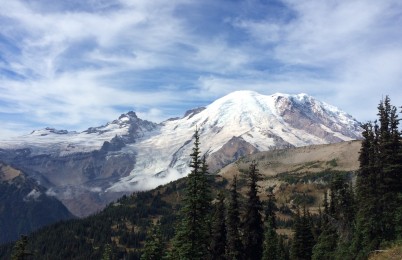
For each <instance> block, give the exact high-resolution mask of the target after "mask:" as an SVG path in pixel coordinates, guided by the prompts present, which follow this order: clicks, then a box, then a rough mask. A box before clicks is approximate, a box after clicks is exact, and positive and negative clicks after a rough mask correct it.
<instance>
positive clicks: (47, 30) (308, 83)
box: [0, 0, 402, 135]
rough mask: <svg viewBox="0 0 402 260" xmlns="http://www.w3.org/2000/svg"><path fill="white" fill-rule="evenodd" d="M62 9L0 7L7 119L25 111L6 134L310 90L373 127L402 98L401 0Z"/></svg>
mask: <svg viewBox="0 0 402 260" xmlns="http://www.w3.org/2000/svg"><path fill="white" fill-rule="evenodd" d="M51 3H52V4H51V5H48V4H49V3H47V2H46V1H36V2H34V3H30V4H28V2H25V1H17V0H15V1H11V2H10V1H7V3H6V1H1V0H0V4H2V8H1V9H0V22H1V26H0V36H1V37H2V38H0V40H4V41H0V46H1V51H0V54H1V57H2V58H3V60H1V61H0V113H3V114H8V113H13V114H15V116H14V119H13V120H11V121H10V122H9V124H8V126H9V127H6V128H5V129H3V130H2V133H4V135H9V134H10V130H11V131H13V130H12V128H13V125H12V124H14V125H16V126H17V125H18V126H19V127H20V128H23V127H24V128H29V127H30V125H31V126H32V127H33V126H34V125H46V126H55V127H68V128H69V129H71V130H82V129H85V128H87V127H89V126H94V125H97V124H100V123H101V124H103V123H105V122H106V121H110V120H113V119H114V118H115V117H117V116H118V115H119V114H121V113H123V112H126V111H121V107H123V108H124V109H125V108H126V107H130V108H132V110H135V111H137V112H138V113H139V115H140V116H141V117H146V118H145V119H149V120H156V121H162V120H163V119H166V118H168V117H170V116H172V115H175V113H176V114H177V113H178V112H177V111H178V110H180V109H182V108H183V107H186V108H189V107H188V106H189V105H192V104H194V106H200V105H206V104H207V103H209V102H210V101H212V100H213V99H215V98H218V97H220V96H222V95H224V94H227V93H229V92H231V91H234V90H239V89H251V90H256V91H259V92H261V93H264V94H271V93H274V92H289V93H300V92H306V93H309V94H311V95H313V96H315V97H317V98H320V99H322V100H324V101H326V102H328V103H330V104H333V105H336V106H339V107H340V108H342V109H343V110H345V111H347V112H349V113H351V114H353V115H355V116H356V117H357V118H358V119H359V120H367V119H369V118H372V117H374V116H375V114H376V112H375V107H376V104H377V103H378V101H379V99H380V98H381V95H383V94H391V98H392V96H396V98H398V97H400V96H401V94H402V93H401V91H402V90H400V89H401V88H400V85H401V83H402V78H401V75H402V74H401V73H400V68H401V60H402V35H401V34H400V29H399V27H400V24H401V23H402V18H401V17H402V15H401V14H402V11H401V10H402V8H401V7H402V4H401V3H400V1H396V0H395V1H394V0H384V1H373V0H357V1H335V0H330V1H314V0H307V1H297V0H285V1H283V4H284V6H285V7H284V8H287V9H286V12H285V11H284V12H278V13H277V14H275V15H273V14H272V12H266V11H267V10H264V9H263V8H262V7H261V6H263V5H261V6H259V7H258V8H259V9H258V10H253V12H250V13H252V14H253V15H249V14H248V13H247V12H246V11H244V12H237V11H232V12H230V11H227V10H229V9H230V8H229V4H227V3H219V4H217V3H216V2H212V1H211V2H208V1H206V2H198V1H190V0H175V1H168V2H166V1H162V0H158V1H144V0H142V1H140V0H120V1H114V2H113V1H112V2H111V1H89V2H86V3H81V2H79V1H77V2H72V3H75V4H76V5H77V6H79V7H83V6H85V7H86V8H78V7H77V8H75V9H74V8H66V7H63V5H68V3H67V2H65V3H59V2H57V3H56V2H51ZM212 3H213V4H212ZM237 4H238V5H239V6H236V5H237ZM207 5H211V6H212V7H213V8H212V9H208V8H207V9H203V7H204V6H207ZM231 5H233V6H231V8H232V10H237V9H239V8H240V7H244V6H242V3H231ZM70 7H71V6H70ZM233 7H237V8H233ZM260 7H261V8H260ZM266 8H268V9H269V8H271V7H270V6H268V7H266ZM240 9H241V8H240ZM211 12H216V14H218V15H216V14H213V13H211ZM220 12H222V13H224V14H223V15H220ZM266 13H269V15H266ZM283 13H285V14H286V17H285V16H283V17H282V15H283ZM254 14H258V15H254ZM197 17H201V18H197ZM216 17H218V18H216ZM197 19H198V20H197ZM192 21H203V22H202V24H194V23H192ZM6 71H8V72H6ZM10 71H11V74H10ZM356 99H360V100H361V99H364V100H367V102H365V103H367V104H359V106H358V105H357V104H356V101H355V100H356ZM373 103H374V106H373V105H372V104H373ZM169 106H170V107H171V108H170V109H167V108H168V107H169ZM183 112H184V111H182V112H181V113H179V114H182V113H183ZM27 115H29V122H24V123H21V121H19V120H27V117H28V116H27ZM0 116H1V114H0ZM9 117H10V116H8V118H9ZM18 118H22V119H18ZM8 120H9V119H8ZM7 129H10V130H7ZM26 131H28V130H26Z"/></svg>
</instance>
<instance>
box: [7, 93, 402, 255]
mask: <svg viewBox="0 0 402 260" xmlns="http://www.w3.org/2000/svg"><path fill="white" fill-rule="evenodd" d="M398 114H399V111H398V109H397V108H396V107H395V106H392V105H391V103H390V99H389V98H388V97H386V98H385V99H384V100H382V101H381V102H380V104H379V106H378V120H377V121H375V122H368V123H366V124H364V125H363V130H364V131H363V138H364V139H363V141H362V147H361V150H360V156H359V162H360V169H359V171H357V172H356V173H340V172H320V173H316V174H314V176H325V177H327V176H330V178H329V181H328V182H324V181H322V180H324V178H321V179H320V180H321V182H320V183H319V184H316V186H317V187H320V189H319V190H320V191H322V195H323V196H322V197H323V200H322V201H320V202H319V204H320V207H318V208H314V207H311V201H310V197H309V196H308V194H306V193H302V194H301V195H300V196H299V197H295V198H294V199H292V200H291V201H289V203H286V204H285V203H279V202H278V199H279V198H278V195H277V194H278V192H275V190H274V189H267V190H261V187H260V186H259V183H260V182H261V181H262V180H263V176H261V174H260V173H259V170H258V162H252V163H250V165H249V169H248V170H247V171H242V172H239V173H238V175H237V176H235V178H233V180H232V181H230V182H228V181H227V180H225V179H223V178H222V177H220V176H219V175H214V174H210V173H209V172H208V165H207V164H206V162H205V158H204V157H202V156H201V151H200V150H199V144H200V143H199V135H198V130H197V131H196V132H195V135H194V140H195V141H194V148H193V152H192V153H191V154H190V156H191V159H192V160H191V164H190V166H191V169H192V171H191V173H190V174H189V175H188V177H187V178H184V179H181V180H178V181H176V182H172V183H170V184H168V185H165V186H161V187H158V188H157V189H155V190H153V191H148V192H139V193H134V194H132V195H131V196H124V197H123V198H121V199H120V200H118V201H117V202H115V203H112V204H110V205H109V206H108V207H107V208H106V209H105V210H103V211H102V212H100V213H98V214H95V215H93V216H90V217H88V218H85V219H81V220H70V221H64V222H60V223H58V224H55V225H52V226H49V227H45V228H43V229H41V230H39V231H37V232H35V233H33V234H31V235H29V236H28V237H22V238H21V239H20V240H19V241H18V242H17V243H13V244H8V245H4V246H2V247H1V248H0V258H1V259H8V258H10V256H11V255H12V256H13V259H140V258H141V259H367V258H368V257H369V256H370V255H373V254H375V253H376V251H377V250H379V249H386V248H388V247H389V246H391V245H393V244H395V243H398V241H400V240H401V239H402V144H401V131H400V130H399V119H398ZM303 177H305V176H303ZM294 178H296V177H292V182H295V183H297V182H298V181H302V177H301V178H300V179H299V180H296V181H295V180H294ZM314 178H316V177H314ZM306 182H308V181H306ZM291 185H296V184H294V183H293V184H291ZM241 191H242V192H241ZM296 198H297V199H296Z"/></svg>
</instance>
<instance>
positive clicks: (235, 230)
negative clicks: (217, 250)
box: [226, 175, 243, 260]
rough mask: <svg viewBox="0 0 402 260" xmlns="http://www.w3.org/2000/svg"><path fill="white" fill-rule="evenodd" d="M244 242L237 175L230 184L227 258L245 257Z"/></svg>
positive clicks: (232, 259)
mask: <svg viewBox="0 0 402 260" xmlns="http://www.w3.org/2000/svg"><path fill="white" fill-rule="evenodd" d="M242 253H243V244H242V242H241V237H240V209H239V193H238V192H237V176H236V175H235V176H234V177H233V181H232V184H231V186H230V200H229V205H228V214H227V248H226V258H227V259H230V260H237V259H243V254H242Z"/></svg>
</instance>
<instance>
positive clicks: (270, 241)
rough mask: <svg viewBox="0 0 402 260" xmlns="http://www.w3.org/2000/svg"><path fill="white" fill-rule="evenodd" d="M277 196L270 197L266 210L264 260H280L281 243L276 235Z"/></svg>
mask: <svg viewBox="0 0 402 260" xmlns="http://www.w3.org/2000/svg"><path fill="white" fill-rule="evenodd" d="M277 210H278V209H277V207H276V205H275V196H274V195H273V194H269V195H268V201H267V206H266V208H265V221H264V223H265V231H264V244H263V256H262V259H264V260H276V259H278V255H279V254H278V251H279V241H278V235H277V234H276V211H277Z"/></svg>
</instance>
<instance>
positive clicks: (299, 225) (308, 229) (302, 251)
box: [291, 207, 315, 259]
mask: <svg viewBox="0 0 402 260" xmlns="http://www.w3.org/2000/svg"><path fill="white" fill-rule="evenodd" d="M311 222H312V221H311V216H310V214H308V213H307V211H306V208H305V207H304V208H303V215H300V211H299V209H298V210H297V215H296V220H295V226H294V237H293V243H292V248H291V259H311V256H312V249H313V246H314V242H315V241H314V236H313V232H312V229H313V227H312V225H311Z"/></svg>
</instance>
